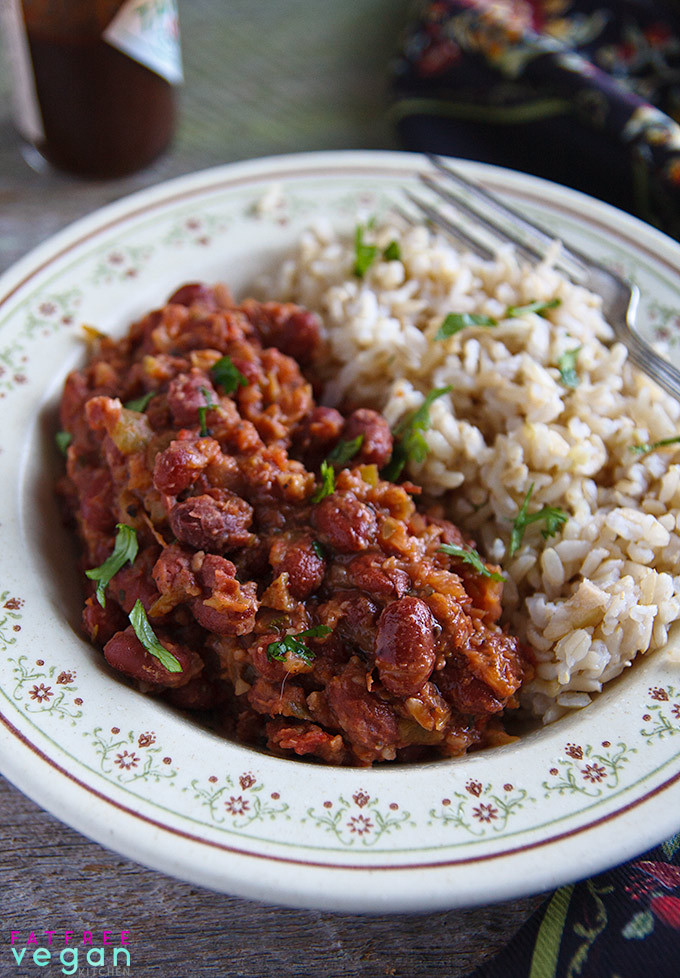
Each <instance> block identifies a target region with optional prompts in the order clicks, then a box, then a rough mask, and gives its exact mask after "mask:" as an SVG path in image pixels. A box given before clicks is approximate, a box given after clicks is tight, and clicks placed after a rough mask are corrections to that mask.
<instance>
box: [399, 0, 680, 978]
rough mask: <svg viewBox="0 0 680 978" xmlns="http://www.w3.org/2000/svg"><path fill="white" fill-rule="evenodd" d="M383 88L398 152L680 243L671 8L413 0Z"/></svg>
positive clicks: (675, 38)
mask: <svg viewBox="0 0 680 978" xmlns="http://www.w3.org/2000/svg"><path fill="white" fill-rule="evenodd" d="M392 89H393V96H394V98H393V105H392V113H393V118H394V120H395V124H396V126H397V129H398V132H399V135H400V138H401V141H402V143H403V144H404V145H405V147H406V148H408V149H412V150H417V151H422V152H434V153H442V154H447V155H451V156H463V157H468V158H472V159H477V160H483V161H486V162H490V163H496V164H500V165H503V166H508V167H511V168H513V169H518V170H523V171H525V172H529V173H534V174H537V175H539V176H543V177H546V178H548V179H551V180H555V181H557V182H558V183H563V184H566V185H568V186H572V187H576V188H577V189H579V190H583V191H585V192H586V193H590V194H592V195H593V196H596V197H599V198H600V199H603V200H607V201H609V202H610V203H613V204H615V205H617V206H619V207H622V208H624V209H625V210H628V211H630V212H632V213H634V214H637V215H638V216H639V217H642V218H643V219H645V220H647V221H649V222H650V223H653V224H656V225H657V226H659V227H662V228H663V229H664V230H665V231H667V232H668V233H670V234H672V235H673V236H675V237H680V126H679V125H678V122H677V121H676V120H680V3H679V2H678V0H676V2H670V0H618V2H616V0H614V2H612V0H609V2H606V0H426V2H421V3H419V4H418V5H417V7H416V10H415V16H414V19H413V21H412V22H411V23H410V25H409V27H408V29H407V31H406V33H405V37H404V40H403V45H402V47H401V51H400V54H399V56H398V58H397V60H396V62H395V67H394V74H393V86H392ZM679 973H680V972H679Z"/></svg>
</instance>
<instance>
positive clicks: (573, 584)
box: [268, 225, 680, 722]
mask: <svg viewBox="0 0 680 978" xmlns="http://www.w3.org/2000/svg"><path fill="white" fill-rule="evenodd" d="M365 239H366V240H371V241H373V242H374V243H375V244H376V245H377V246H378V248H379V254H381V253H382V250H383V249H384V248H385V247H387V245H388V244H389V243H390V242H391V241H393V240H396V241H398V242H399V248H400V252H401V258H400V260H397V261H386V260H384V259H380V258H377V259H376V261H375V262H374V263H373V264H372V265H371V267H370V268H369V269H368V271H367V273H366V275H365V276H364V278H363V279H359V278H357V277H356V276H355V275H354V274H353V265H354V257H355V255H354V246H353V241H352V240H351V239H350V238H342V237H338V236H336V235H335V234H334V233H333V231H332V230H331V229H330V228H328V227H324V228H317V229H314V230H310V231H308V232H306V233H305V234H304V235H303V237H302V240H301V241H300V244H299V248H298V250H297V253H296V255H295V256H294V257H292V258H290V259H289V260H287V261H285V262H284V263H283V265H282V267H281V269H280V272H279V274H278V279H277V281H276V282H274V283H272V282H269V283H268V293H269V294H270V295H271V294H277V295H278V297H279V298H281V299H290V300H293V301H296V302H300V303H302V304H303V305H305V306H308V307H309V308H311V309H314V310H316V311H318V312H319V313H320V314H321V316H322V318H323V321H324V323H325V326H326V330H327V339H328V347H329V359H328V364H327V378H328V379H327V385H326V401H327V402H328V403H331V404H334V403H340V402H341V401H343V400H347V401H350V402H351V403H353V404H362V405H366V406H373V407H375V408H378V409H379V410H381V411H382V412H383V413H384V415H385V417H386V418H387V420H388V421H389V423H390V424H391V425H394V424H395V423H396V422H398V421H399V419H400V418H402V417H403V416H404V415H405V414H406V413H408V412H409V411H412V410H414V409H415V408H417V407H419V406H420V405H421V404H422V403H423V400H424V396H425V395H426V394H427V393H428V391H430V390H432V388H434V387H444V386H447V385H451V387H452V391H451V394H450V395H447V396H446V397H442V398H440V399H439V400H437V401H435V402H434V403H433V405H432V408H431V412H430V414H431V419H432V427H431V429H430V430H429V431H428V432H427V433H426V435H425V437H426V440H427V443H428V446H429V454H428V456H427V458H426V460H425V461H424V463H423V464H422V465H412V466H411V467H410V469H409V474H410V476H411V477H412V478H413V479H414V481H416V482H419V483H420V484H422V485H423V486H424V487H425V488H426V490H427V491H428V492H429V493H431V494H433V495H436V496H441V497H442V500H443V502H444V505H445V506H446V508H447V511H448V515H450V517H451V519H453V520H454V521H456V522H458V523H460V524H461V525H462V526H463V527H464V528H466V529H467V530H468V531H469V532H470V533H471V534H472V535H474V536H475V537H476V539H477V541H478V544H479V548H480V550H481V551H482V552H484V553H485V554H486V555H487V557H488V558H489V559H491V560H494V561H498V562H500V563H502V564H503V566H504V570H505V572H506V574H507V575H508V583H507V585H506V587H505V608H506V611H505V615H506V619H507V621H508V623H509V624H510V627H511V628H512V629H513V630H514V631H515V632H516V633H517V634H519V635H520V636H521V637H522V638H523V639H525V640H526V641H527V642H529V643H530V645H531V646H532V647H533V648H534V650H535V652H536V657H537V675H536V678H535V679H534V680H533V682H531V683H530V684H529V685H527V686H526V687H525V689H524V691H523V703H524V704H525V705H526V706H527V707H529V708H530V709H531V710H533V712H534V713H536V714H538V715H541V716H542V717H543V718H544V720H545V721H546V722H548V721H550V720H553V719H555V718H557V717H558V716H560V715H562V714H563V713H564V712H566V711H567V710H569V709H573V708H578V707H582V706H584V705H585V704H587V703H588V702H589V700H590V694H592V693H594V692H597V691H598V690H600V689H601V688H602V685H603V683H605V682H607V681H608V680H610V679H612V678H614V677H615V676H617V675H618V674H619V673H620V672H621V671H622V670H623V669H624V668H625V667H626V666H627V665H629V664H630V663H631V662H632V660H633V659H634V657H635V656H636V655H637V654H638V653H639V652H647V651H653V650H655V649H658V648H660V647H662V646H663V645H664V644H665V643H666V641H667V636H668V627H669V625H670V624H671V623H672V622H673V621H675V619H676V618H678V616H679V615H680V576H678V575H679V573H680V531H679V527H680V464H679V463H678V459H679V458H680V446H672V447H669V448H665V449H662V450H659V451H655V452H653V453H650V454H648V455H645V456H642V457H637V456H636V455H635V454H634V453H633V452H631V451H630V447H631V446H632V445H636V444H640V443H643V442H650V443H651V442H655V441H658V440H660V439H664V438H669V437H673V436H675V435H676V434H677V433H678V421H679V418H680V405H679V404H678V403H677V402H676V401H675V400H673V399H672V398H670V397H669V396H667V395H666V394H665V393H664V392H663V391H661V390H660V389H659V388H658V387H657V386H656V385H655V384H653V383H651V382H650V381H649V380H647V378H645V377H644V376H643V375H642V374H640V373H639V372H638V371H637V370H636V369H634V368H633V367H632V366H631V365H630V364H629V363H628V362H627V359H626V350H625V348H624V347H623V346H622V345H621V344H619V343H615V342H613V333H612V330H611V327H610V326H609V325H608V324H607V323H606V322H605V320H604V319H603V317H602V313H601V302H600V299H599V298H598V296H596V295H593V294H592V293H590V292H588V291H586V290H585V289H583V288H580V287H578V286H575V285H573V284H571V283H570V282H569V281H567V280H566V279H565V278H564V277H563V276H561V275H560V274H559V273H558V272H557V271H556V270H555V268H554V267H553V265H552V262H553V261H554V258H555V255H556V254H557V250H558V248H559V245H557V244H556V245H555V246H554V247H553V248H551V250H550V253H549V254H548V255H547V256H546V258H545V260H544V261H543V262H542V263H541V264H539V265H537V266H536V267H533V268H532V267H528V266H526V265H524V264H521V263H520V262H519V261H518V258H517V256H516V255H515V253H514V251H513V250H512V249H511V248H504V249H502V250H501V251H500V252H499V254H498V255H497V257H496V259H495V260H494V261H490V262H485V261H482V260H481V259H479V258H477V257H475V256H473V255H471V254H469V253H466V254H463V253H460V252H458V251H457V250H456V248H455V247H454V246H453V245H452V244H451V243H450V242H449V241H448V240H446V239H444V238H443V237H442V236H440V235H438V234H435V233H432V232H430V231H429V230H428V229H426V228H425V227H416V228H410V229H406V230H404V229H403V228H400V227H398V226H391V225H383V226H381V227H379V228H376V229H373V230H371V231H366V232H365ZM554 298H559V299H560V305H559V306H558V307H556V308H554V309H550V310H549V311H547V312H546V313H545V314H544V315H543V316H542V315H538V314H536V313H531V314H525V315H520V316H515V317H511V318H505V313H506V310H507V308H508V307H509V306H522V305H526V304H528V303H530V302H534V301H536V300H541V301H548V300H551V299H554ZM452 312H455V313H464V312H472V313H481V314H485V315H487V316H492V317H494V318H497V319H499V320H501V321H500V322H499V323H498V325H497V326H494V327H483V326H478V327H476V326H471V327H466V328H465V329H463V330H462V331H460V332H459V333H457V334H455V335H454V336H452V337H450V338H449V339H447V340H444V341H435V339H434V336H435V334H436V332H437V330H438V329H439V327H440V325H441V323H442V321H443V319H444V318H445V316H446V315H447V314H448V313H452ZM576 349H577V350H578V353H577V354H576V355H575V356H576V371H577V375H578V384H577V385H576V386H575V387H569V386H567V385H565V383H564V382H563V380H562V378H561V375H560V369H559V365H560V358H561V357H562V356H563V354H565V353H571V351H573V350H576ZM532 485H533V486H534V491H533V495H532V499H531V506H530V511H531V512H533V511H535V510H537V509H540V508H541V507H542V506H544V505H550V506H557V507H559V508H560V509H563V510H564V511H565V512H567V513H568V515H569V519H568V521H567V522H566V523H565V524H564V525H563V526H562V527H561V529H560V530H559V532H558V533H557V534H555V535H554V536H551V537H550V538H548V539H545V538H544V537H543V536H542V533H541V529H542V527H543V524H542V523H540V522H536V523H534V524H532V525H531V526H529V527H527V530H526V533H525V535H524V539H523V541H522V544H521V547H520V549H519V550H518V552H517V553H516V554H515V555H514V556H513V557H510V556H509V552H508V547H509V539H510V530H511V526H512V520H513V518H514V517H515V516H516V515H517V512H518V509H519V507H520V505H521V503H522V501H523V499H524V498H525V496H526V493H527V492H528V490H529V488H530V486H532Z"/></svg>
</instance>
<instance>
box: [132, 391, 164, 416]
mask: <svg viewBox="0 0 680 978" xmlns="http://www.w3.org/2000/svg"><path fill="white" fill-rule="evenodd" d="M157 393H158V391H147V392H146V394H143V395H142V396H141V397H138V398H136V399H135V400H134V401H126V402H125V407H126V408H127V409H128V411H139V413H140V414H142V413H143V412H144V411H146V409H147V407H148V404H149V401H150V400H151V398H152V397H155V396H156V394H157Z"/></svg>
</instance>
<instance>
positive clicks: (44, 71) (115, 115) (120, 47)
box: [0, 0, 182, 177]
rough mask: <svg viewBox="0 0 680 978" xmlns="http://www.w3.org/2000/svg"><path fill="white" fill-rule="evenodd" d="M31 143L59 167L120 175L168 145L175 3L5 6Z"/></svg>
mask: <svg viewBox="0 0 680 978" xmlns="http://www.w3.org/2000/svg"><path fill="white" fill-rule="evenodd" d="M0 8H1V9H2V14H3V24H4V29H5V34H6V40H7V42H8V44H7V49H8V52H9V55H10V62H11V64H12V67H13V69H14V93H15V118H16V122H17V127H18V129H19V132H20V133H21V135H22V136H23V138H24V139H25V140H26V141H27V142H28V143H29V144H31V145H32V146H33V147H35V149H36V150H37V151H38V152H39V153H40V155H41V156H42V157H44V159H45V160H47V161H48V162H49V163H51V164H53V165H54V166H55V167H58V168H59V169H63V170H67V171H69V172H71V173H76V174H79V175H81V176H87V177H119V176H123V175H125V174H128V173H132V172H134V171H135V170H138V169H141V168H142V167H144V166H146V165H148V164H149V163H151V162H152V160H154V159H155V158H156V157H157V156H158V155H159V154H160V153H162V152H163V150H165V149H166V148H167V146H168V143H169V142H170V139H171V138H172V135H173V131H174V126H175V112H176V105H175V86H176V85H177V84H178V83H179V82H180V81H181V80H182V66H181V55H180V48H179V29H178V20H177V7H176V0H0Z"/></svg>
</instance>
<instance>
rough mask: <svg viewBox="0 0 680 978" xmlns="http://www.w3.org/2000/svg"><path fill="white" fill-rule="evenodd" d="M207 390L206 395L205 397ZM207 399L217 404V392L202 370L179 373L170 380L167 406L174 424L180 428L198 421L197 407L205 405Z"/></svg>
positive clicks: (195, 423)
mask: <svg viewBox="0 0 680 978" xmlns="http://www.w3.org/2000/svg"><path fill="white" fill-rule="evenodd" d="M206 392H207V397H206ZM208 401H209V402H210V403H211V404H217V402H218V397H217V392H216V390H215V388H214V387H213V385H212V384H211V382H210V380H209V378H208V377H207V375H206V374H205V373H203V371H202V370H196V368H194V369H193V370H191V371H189V373H187V374H180V375H179V377H175V378H174V379H173V380H171V381H170V386H169V387H168V407H169V408H170V411H171V412H172V417H173V420H174V422H175V424H176V425H178V426H179V427H181V428H186V427H189V426H190V425H197V424H198V423H199V415H198V409H199V408H204V407H207V405H208Z"/></svg>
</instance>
